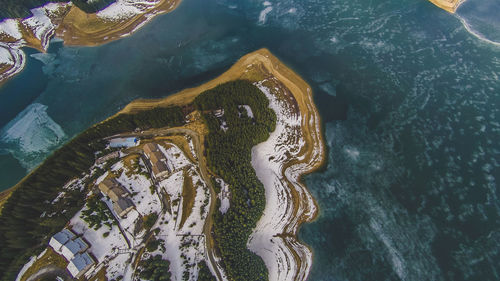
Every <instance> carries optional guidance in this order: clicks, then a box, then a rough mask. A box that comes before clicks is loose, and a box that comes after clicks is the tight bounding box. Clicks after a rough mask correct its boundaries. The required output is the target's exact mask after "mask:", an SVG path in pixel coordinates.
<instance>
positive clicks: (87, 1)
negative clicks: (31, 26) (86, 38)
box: [0, 0, 116, 21]
mask: <svg viewBox="0 0 500 281" xmlns="http://www.w3.org/2000/svg"><path fill="white" fill-rule="evenodd" d="M115 1H116V0H92V1H91V0H71V2H73V4H74V5H75V6H77V7H78V8H80V9H81V10H83V11H85V12H86V13H95V12H97V11H99V10H102V9H104V8H106V7H107V6H109V5H110V4H112V3H114V2H115ZM58 2H60V3H67V2H70V0H50V1H48V0H2V8H1V9H0V21H1V20H3V19H6V18H26V17H29V16H30V15H31V12H30V10H31V9H34V8H38V7H41V6H43V5H45V4H46V3H58Z"/></svg>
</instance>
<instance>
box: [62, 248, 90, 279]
mask: <svg viewBox="0 0 500 281" xmlns="http://www.w3.org/2000/svg"><path fill="white" fill-rule="evenodd" d="M94 263H95V261H94V259H93V258H92V257H91V256H90V255H89V254H88V253H87V252H84V253H81V254H78V255H76V256H75V257H74V258H72V259H71V260H70V262H69V264H68V266H67V267H66V268H67V269H68V271H69V273H71V275H72V276H73V278H75V279H79V278H80V277H82V275H83V274H85V272H87V270H89V269H90V268H91V267H92V265H94Z"/></svg>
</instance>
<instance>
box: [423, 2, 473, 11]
mask: <svg viewBox="0 0 500 281" xmlns="http://www.w3.org/2000/svg"><path fill="white" fill-rule="evenodd" d="M429 1H431V3H433V4H434V5H436V6H438V7H439V8H441V9H443V10H446V11H448V12H450V13H452V14H454V13H455V12H456V11H457V9H458V7H460V5H461V4H462V3H463V2H464V1H465V0H429Z"/></svg>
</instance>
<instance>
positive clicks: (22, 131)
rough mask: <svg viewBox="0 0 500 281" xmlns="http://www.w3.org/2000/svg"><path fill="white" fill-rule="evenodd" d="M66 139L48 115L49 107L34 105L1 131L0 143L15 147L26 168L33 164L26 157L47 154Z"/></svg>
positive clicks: (61, 130)
mask: <svg viewBox="0 0 500 281" xmlns="http://www.w3.org/2000/svg"><path fill="white" fill-rule="evenodd" d="M65 137H66V134H65V133H64V131H63V129H62V128H61V126H59V125H58V124H57V123H56V122H54V120H52V118H50V116H49V115H48V114H47V106H46V105H43V104H40V103H33V104H31V105H29V106H28V107H27V108H26V109H24V110H23V111H22V112H21V113H19V114H18V115H17V116H16V118H14V119H13V120H12V121H10V122H9V123H8V124H7V125H5V127H4V128H3V129H2V130H1V131H0V142H1V143H3V144H4V145H5V146H7V147H9V146H15V147H16V149H15V151H20V153H21V154H22V155H14V157H16V158H18V160H20V161H22V162H21V164H23V166H25V168H31V165H33V164H32V163H29V161H28V162H26V161H24V159H26V156H30V155H31V156H35V155H34V154H38V153H46V152H48V151H50V149H51V148H53V147H55V146H57V145H58V144H60V143H61V142H62V141H63V139H64V138H65Z"/></svg>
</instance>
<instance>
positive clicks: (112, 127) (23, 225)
mask: <svg viewBox="0 0 500 281" xmlns="http://www.w3.org/2000/svg"><path fill="white" fill-rule="evenodd" d="M182 124H184V114H183V112H182V108H180V107H167V108H155V109H151V110H145V111H141V112H138V113H136V114H120V115H118V116H116V117H113V118H111V119H108V120H106V121H104V122H101V123H99V124H97V125H95V126H93V127H91V128H89V129H87V130H86V131H84V132H82V133H81V134H79V135H77V136H76V137H74V138H73V139H72V140H71V141H69V142H68V143H67V144H65V145H64V146H62V147H61V148H59V149H58V150H56V151H55V152H54V153H53V154H52V155H50V156H49V157H48V158H47V159H46V160H45V161H44V162H43V163H42V164H41V165H40V166H39V167H38V168H36V169H35V170H34V171H33V172H31V173H30V174H29V175H28V176H27V177H26V178H24V179H23V180H22V181H21V182H20V183H18V184H17V185H16V187H15V190H14V191H13V192H12V195H11V196H10V198H9V199H8V201H7V202H6V203H5V205H4V207H3V209H2V210H1V214H0V280H5V281H11V280H15V278H16V275H17V273H18V272H19V270H20V268H21V267H22V266H23V265H24V264H25V263H26V262H27V261H28V259H29V257H30V256H32V255H34V254H38V253H39V252H40V251H41V250H43V249H44V248H45V247H46V245H47V241H48V239H49V238H50V237H51V236H52V235H53V234H54V233H56V232H58V231H60V230H61V229H62V228H63V227H64V225H65V224H66V223H67V222H68V221H69V220H70V219H71V217H73V215H74V214H75V213H76V212H77V211H78V210H80V209H81V208H82V207H83V204H84V203H85V200H84V199H85V196H86V192H87V191H88V189H89V188H91V187H92V181H93V179H92V178H91V179H89V180H88V182H87V185H88V186H87V189H86V190H84V191H83V192H80V191H78V190H73V191H66V190H65V191H66V195H65V196H64V197H63V199H61V200H59V201H57V203H55V204H52V201H53V199H54V198H56V197H57V195H58V194H59V192H61V190H62V187H63V186H64V185H65V184H66V183H67V182H68V181H70V180H72V179H74V178H79V177H81V176H82V175H85V174H87V173H89V168H90V167H91V166H92V165H93V164H94V161H95V158H96V155H95V152H96V151H100V150H102V149H103V148H104V147H105V142H104V141H103V140H102V138H103V137H106V136H110V135H114V134H117V133H122V132H131V131H133V130H135V129H136V128H140V129H148V128H161V127H166V126H180V125H182ZM45 214H50V216H48V215H45Z"/></svg>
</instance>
